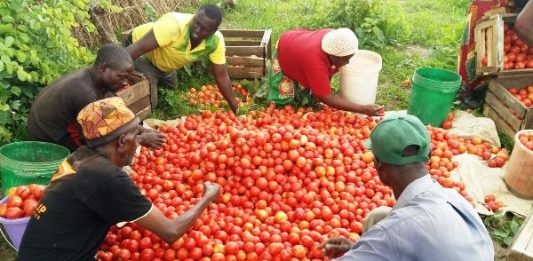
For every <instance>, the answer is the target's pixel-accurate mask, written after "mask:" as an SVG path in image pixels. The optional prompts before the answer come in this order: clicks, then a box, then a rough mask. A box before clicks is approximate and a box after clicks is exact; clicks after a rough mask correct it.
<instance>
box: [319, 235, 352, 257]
mask: <svg viewBox="0 0 533 261" xmlns="http://www.w3.org/2000/svg"><path fill="white" fill-rule="evenodd" d="M352 245H353V242H352V241H350V240H349V239H347V238H345V237H342V236H340V237H334V238H330V239H328V240H326V241H324V242H323V243H322V244H320V245H319V246H318V249H319V250H320V249H324V255H326V256H329V257H338V256H340V255H343V254H344V253H346V252H348V251H349V250H350V248H351V247H352Z"/></svg>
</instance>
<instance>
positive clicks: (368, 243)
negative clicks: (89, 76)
mask: <svg viewBox="0 0 533 261" xmlns="http://www.w3.org/2000/svg"><path fill="white" fill-rule="evenodd" d="M430 145H431V142H430V138H429V134H428V132H427V130H426V127H425V126H424V125H423V124H422V122H421V121H420V120H419V119H418V118H417V117H415V116H412V115H392V116H389V117H386V118H385V119H383V121H381V122H380V123H379V124H378V125H377V126H376V127H375V128H374V130H373V131H372V133H371V134H370V140H369V142H368V144H367V147H368V148H369V149H371V150H372V152H373V153H374V167H375V168H376V170H377V172H378V175H379V178H380V180H381V182H383V184H385V185H388V186H390V187H391V188H392V191H393V193H394V196H395V197H396V199H397V201H396V205H395V206H394V208H392V209H391V208H388V207H379V208H376V209H374V210H372V211H371V212H370V213H369V214H368V215H367V217H366V218H365V224H364V226H363V235H362V236H361V238H360V239H359V240H358V241H357V243H355V244H354V243H353V242H351V241H350V240H348V239H346V238H343V237H337V238H332V239H329V240H326V241H325V242H324V243H322V244H321V245H320V246H319V247H320V248H323V249H325V250H326V251H325V253H326V254H327V255H330V256H338V255H343V256H342V257H341V258H339V259H337V260H493V259H494V248H493V246H492V241H491V239H490V237H489V234H488V232H487V230H486V228H485V226H484V225H483V222H482V221H481V218H480V217H479V215H478V214H477V213H476V211H475V210H474V208H473V207H472V206H471V205H470V204H469V203H468V202H467V201H466V200H465V199H464V198H463V197H462V196H461V195H459V193H457V192H456V191H455V190H452V189H445V188H443V187H441V186H440V185H439V184H438V183H437V182H435V181H434V180H433V179H432V178H431V176H430V175H429V174H428V172H427V163H428V160H429V155H430V152H431V148H430Z"/></svg>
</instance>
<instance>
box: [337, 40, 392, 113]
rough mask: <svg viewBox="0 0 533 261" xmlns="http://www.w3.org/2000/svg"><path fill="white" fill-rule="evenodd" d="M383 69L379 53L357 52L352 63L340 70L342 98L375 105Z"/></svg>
mask: <svg viewBox="0 0 533 261" xmlns="http://www.w3.org/2000/svg"><path fill="white" fill-rule="evenodd" d="M381 67H382V60H381V56H380V55H379V54H378V53H376V52H372V51H368V50H357V51H356V53H355V55H354V56H353V57H352V58H351V59H350V63H348V64H347V65H345V66H343V67H342V68H340V73H341V88H340V95H341V97H343V98H344V99H346V100H348V101H350V102H353V103H357V104H363V105H365V104H374V103H375V102H376V93H377V89H378V79H379V71H381Z"/></svg>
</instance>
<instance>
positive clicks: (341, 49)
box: [322, 28, 359, 57]
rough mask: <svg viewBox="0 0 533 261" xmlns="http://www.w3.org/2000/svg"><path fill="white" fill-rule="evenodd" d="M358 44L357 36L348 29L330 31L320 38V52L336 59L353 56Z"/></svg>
mask: <svg viewBox="0 0 533 261" xmlns="http://www.w3.org/2000/svg"><path fill="white" fill-rule="evenodd" d="M358 44H359V40H357V36H355V33H354V32H352V30H350V29H349V28H339V29H336V30H333V31H330V32H328V33H327V34H326V35H324V38H322V50H323V51H324V52H326V53H327V54H331V55H334V56H338V57H343V56H348V55H351V54H354V53H355V51H357V49H358V47H357V45H358Z"/></svg>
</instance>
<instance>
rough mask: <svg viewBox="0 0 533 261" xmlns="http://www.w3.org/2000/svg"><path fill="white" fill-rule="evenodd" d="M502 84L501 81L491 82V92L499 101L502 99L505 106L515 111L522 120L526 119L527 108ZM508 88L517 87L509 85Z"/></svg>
mask: <svg viewBox="0 0 533 261" xmlns="http://www.w3.org/2000/svg"><path fill="white" fill-rule="evenodd" d="M500 82H501V81H498V80H491V81H490V82H489V90H490V91H491V92H492V93H493V94H494V95H495V96H496V97H498V99H500V100H501V102H502V103H503V104H505V106H507V107H509V108H511V109H512V110H513V111H515V112H516V113H517V114H518V117H519V118H521V119H522V118H524V115H525V113H526V107H525V106H524V105H523V104H522V103H521V102H520V101H519V100H518V99H517V98H515V97H514V96H513V95H512V94H511V93H510V92H509V91H507V88H505V87H504V86H503V85H502V84H501V83H500ZM506 85H507V84H506ZM508 86H509V87H515V86H514V85H508ZM516 88H519V87H518V86H516Z"/></svg>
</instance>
